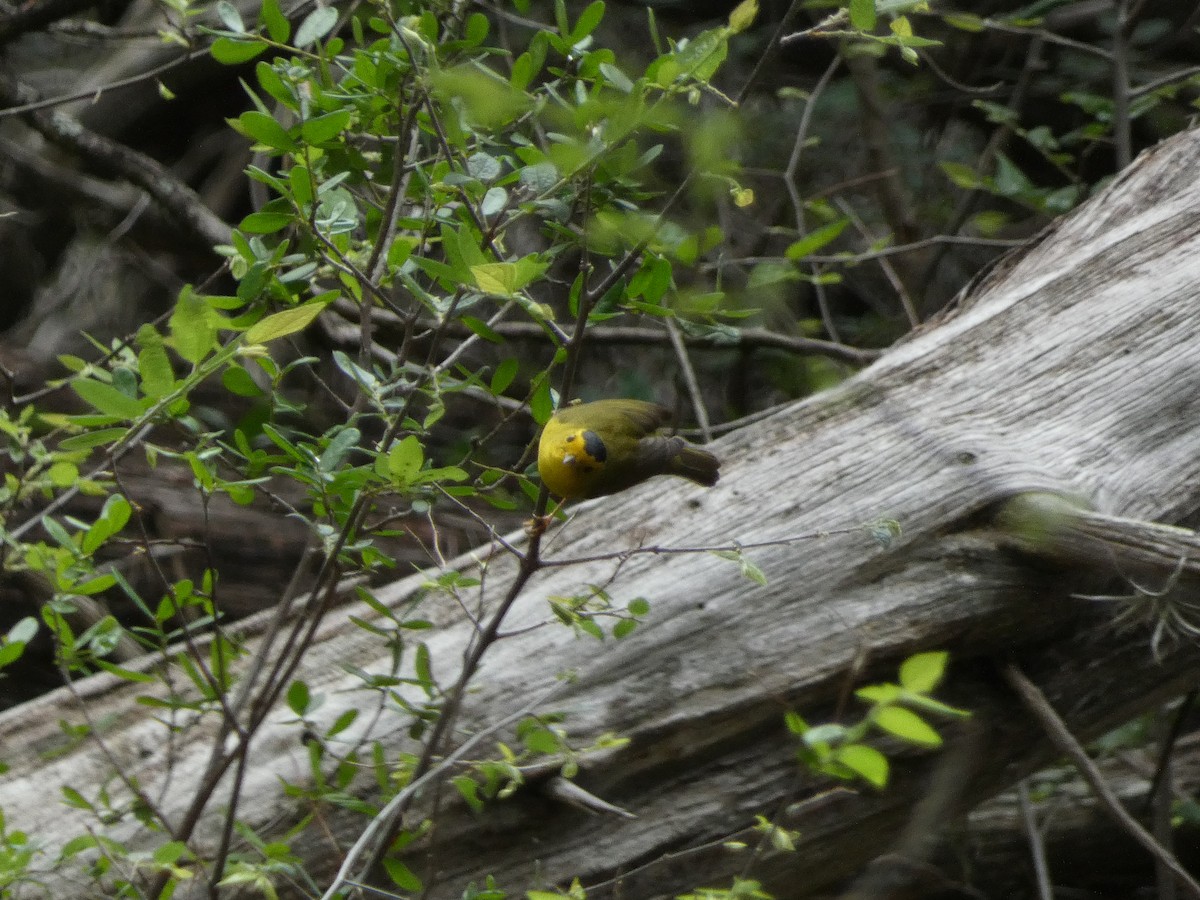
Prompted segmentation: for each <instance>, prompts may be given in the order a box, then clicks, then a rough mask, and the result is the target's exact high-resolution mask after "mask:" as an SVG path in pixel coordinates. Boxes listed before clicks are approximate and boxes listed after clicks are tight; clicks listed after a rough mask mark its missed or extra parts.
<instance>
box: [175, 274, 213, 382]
mask: <svg viewBox="0 0 1200 900" xmlns="http://www.w3.org/2000/svg"><path fill="white" fill-rule="evenodd" d="M168 328H169V330H170V332H171V338H170V344H171V346H172V347H174V348H175V352H176V353H178V354H179V355H180V356H182V357H183V358H184V359H185V360H187V361H188V362H190V363H197V362H199V361H200V360H202V359H204V357H205V356H207V355H208V354H209V353H210V352H211V351H212V350H214V349H215V348H216V337H217V330H216V328H214V327H213V324H212V322H211V321H210V319H209V313H208V304H207V303H205V302H204V298H203V297H201V296H199V295H198V294H196V293H195V292H194V291H193V290H192V288H191V286H190V285H188V286H185V287H184V288H183V290H182V291H180V292H179V299H178V300H177V301H176V302H175V310H174V312H172V313H171V320H170V322H169V323H168Z"/></svg>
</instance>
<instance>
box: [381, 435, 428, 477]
mask: <svg viewBox="0 0 1200 900" xmlns="http://www.w3.org/2000/svg"><path fill="white" fill-rule="evenodd" d="M424 464H425V448H423V447H422V446H421V442H420V441H419V440H417V436H416V435H413V434H410V435H409V436H408V437H406V438H405V439H404V440H402V441H400V442H399V443H397V444H396V445H395V446H394V447H392V449H391V452H390V453H388V473H389V474H390V475H391V476H392V480H393V481H395V482H396V483H397V484H400V485H409V484H412V483H413V482H414V481H416V479H417V476H418V475H419V474H420V472H421V466H423V465H424Z"/></svg>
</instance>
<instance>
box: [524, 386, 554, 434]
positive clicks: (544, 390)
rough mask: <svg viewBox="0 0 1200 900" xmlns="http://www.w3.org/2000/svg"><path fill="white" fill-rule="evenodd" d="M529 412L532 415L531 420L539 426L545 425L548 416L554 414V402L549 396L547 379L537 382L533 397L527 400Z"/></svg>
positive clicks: (548, 418)
mask: <svg viewBox="0 0 1200 900" xmlns="http://www.w3.org/2000/svg"><path fill="white" fill-rule="evenodd" d="M529 411H530V412H531V413H532V414H533V420H534V421H535V422H537V423H538V424H539V425H545V424H546V423H547V422H548V421H550V416H551V415H553V413H554V400H553V398H552V397H551V395H550V382H549V381H548V380H547V379H545V378H543V379H542V380H541V382H539V384H538V386H537V389H536V390H535V391H534V392H533V396H532V397H531V398H530V399H529Z"/></svg>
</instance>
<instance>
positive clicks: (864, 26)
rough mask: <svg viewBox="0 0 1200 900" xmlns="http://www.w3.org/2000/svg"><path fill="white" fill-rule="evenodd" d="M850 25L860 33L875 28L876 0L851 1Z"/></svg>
mask: <svg viewBox="0 0 1200 900" xmlns="http://www.w3.org/2000/svg"><path fill="white" fill-rule="evenodd" d="M850 24H851V25H853V26H854V27H855V28H857V29H858V30H859V31H872V30H874V28H875V0H850Z"/></svg>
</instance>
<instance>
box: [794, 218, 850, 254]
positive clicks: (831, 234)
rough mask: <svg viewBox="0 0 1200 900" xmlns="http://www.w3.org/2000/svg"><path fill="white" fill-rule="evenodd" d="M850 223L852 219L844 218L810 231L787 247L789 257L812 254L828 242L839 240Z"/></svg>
mask: <svg viewBox="0 0 1200 900" xmlns="http://www.w3.org/2000/svg"><path fill="white" fill-rule="evenodd" d="M849 224H850V220H849V219H848V218H842V219H838V220H837V221H835V222H830V223H829V224H828V225H822V226H821V227H820V228H817V229H816V230H814V231H811V232H809V233H808V234H806V235H805V236H804V237H802V238H800V240H798V241H795V242H794V243H793V244H792V245H791V246H790V247H788V248H787V252H786V256H787V258H788V259H793V260H797V259H804V257H806V256H811V255H812V254H813V253H816V252H817V251H818V250H820V249H821V248H822V247H824V246H825V245H826V244H829V243H832V242H833V241H835V240H837V238H838V236H839V235H841V233H842V232H843V231H845V230H846V226H847V225H849Z"/></svg>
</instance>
